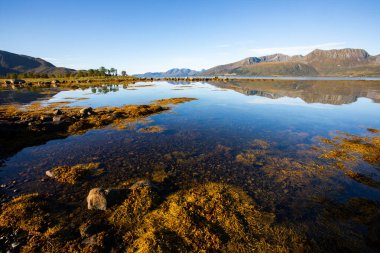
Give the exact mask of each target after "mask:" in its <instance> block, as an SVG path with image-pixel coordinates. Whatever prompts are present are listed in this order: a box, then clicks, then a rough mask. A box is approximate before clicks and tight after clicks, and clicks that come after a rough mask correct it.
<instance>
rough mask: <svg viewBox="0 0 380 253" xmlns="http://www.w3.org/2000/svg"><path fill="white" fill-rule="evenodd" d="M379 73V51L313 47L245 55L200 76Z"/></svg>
mask: <svg viewBox="0 0 380 253" xmlns="http://www.w3.org/2000/svg"><path fill="white" fill-rule="evenodd" d="M215 75H241V76H380V55H376V56H371V55H369V54H368V53H367V52H366V51H365V50H363V49H351V48H347V49H334V50H319V49H317V50H314V51H312V52H311V53H309V54H307V55H305V56H302V55H295V56H289V55H284V54H273V55H267V56H262V57H249V58H246V59H243V60H241V61H238V62H234V63H230V64H225V65H220V66H216V67H213V68H211V69H208V70H206V71H204V72H202V76H215Z"/></svg>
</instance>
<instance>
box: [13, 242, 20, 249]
mask: <svg viewBox="0 0 380 253" xmlns="http://www.w3.org/2000/svg"><path fill="white" fill-rule="evenodd" d="M18 245H20V243H19V242H13V243H12V244H11V247H12V248H16V247H17V246H18Z"/></svg>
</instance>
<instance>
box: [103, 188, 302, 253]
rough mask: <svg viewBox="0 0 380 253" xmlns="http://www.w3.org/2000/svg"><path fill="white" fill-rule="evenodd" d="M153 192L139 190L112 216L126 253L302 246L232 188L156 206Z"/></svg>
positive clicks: (180, 195)
mask: <svg viewBox="0 0 380 253" xmlns="http://www.w3.org/2000/svg"><path fill="white" fill-rule="evenodd" d="M155 194H156V193H155V192H154V190H153V189H152V188H151V187H140V188H136V190H134V191H132V192H131V194H130V195H129V196H128V198H127V199H126V200H125V201H124V202H123V204H122V205H120V206H119V207H118V208H117V209H116V210H115V211H114V212H113V214H112V216H111V217H110V219H109V221H110V224H111V225H113V226H115V227H118V228H119V231H120V232H121V233H124V236H123V238H124V242H125V243H126V248H127V252H301V251H303V250H304V249H305V248H306V246H305V240H304V238H303V237H301V236H299V235H298V234H297V233H296V232H295V231H293V230H291V229H289V228H287V227H284V226H279V225H275V224H274V220H275V215H274V214H271V213H266V212H263V211H260V210H259V208H258V207H257V206H256V205H255V203H254V202H253V200H252V199H251V198H250V197H249V196H248V195H247V194H245V193H244V192H243V191H242V190H240V189H237V188H235V187H232V186H229V185H225V184H218V183H208V184H204V185H199V186H197V187H195V188H192V189H188V190H182V191H179V192H176V193H174V194H172V195H171V196H169V197H168V198H167V199H166V200H165V201H164V202H162V203H160V198H158V197H157V196H156V195H155Z"/></svg>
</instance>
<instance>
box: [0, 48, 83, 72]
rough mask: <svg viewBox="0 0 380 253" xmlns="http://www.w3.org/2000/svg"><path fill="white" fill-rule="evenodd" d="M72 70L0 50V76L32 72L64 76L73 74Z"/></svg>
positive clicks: (39, 59)
mask: <svg viewBox="0 0 380 253" xmlns="http://www.w3.org/2000/svg"><path fill="white" fill-rule="evenodd" d="M75 71H76V70H74V69H68V68H61V67H56V66H54V65H53V64H51V63H50V62H47V61H45V60H43V59H41V58H34V57H31V56H27V55H20V54H14V53H10V52H6V51H1V50H0V76H5V75H7V74H11V73H17V74H18V73H26V72H33V73H39V74H64V73H67V72H69V73H72V72H75Z"/></svg>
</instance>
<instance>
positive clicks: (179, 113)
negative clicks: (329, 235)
mask: <svg viewBox="0 0 380 253" xmlns="http://www.w3.org/2000/svg"><path fill="white" fill-rule="evenodd" d="M0 94H1V92H0ZM174 97H192V98H197V99H198V100H195V101H191V102H188V103H184V104H179V105H176V106H174V107H173V109H172V110H171V112H169V113H168V112H166V113H162V114H158V115H154V116H151V117H150V120H151V121H150V122H141V123H138V124H136V126H135V128H131V129H123V130H120V129H114V128H112V127H108V128H105V129H100V130H90V131H88V132H86V133H85V134H83V135H75V136H70V137H67V138H65V139H59V140H51V141H49V142H47V143H46V144H44V145H39V146H34V147H27V148H24V149H23V150H21V151H20V152H18V153H17V154H15V155H13V156H12V157H10V158H9V159H8V160H6V162H5V163H4V165H3V166H2V168H1V171H0V182H1V183H2V184H5V185H7V187H6V190H5V191H6V192H7V193H9V194H13V195H14V194H16V195H17V194H21V193H28V192H34V191H40V192H41V191H42V192H47V193H49V194H56V195H58V198H63V199H69V200H71V201H75V200H78V198H79V199H80V200H81V199H83V198H84V196H85V195H86V193H87V192H88V190H89V189H91V188H92V187H94V186H109V185H112V184H115V183H118V182H120V181H123V180H127V179H131V178H143V177H145V176H147V175H149V174H150V173H152V172H153V171H155V170H158V169H162V168H163V169H164V170H165V171H167V172H170V173H171V174H172V175H173V176H174V178H175V179H176V182H175V183H176V185H177V187H179V188H186V187H190V186H192V185H193V184H194V183H197V182H208V181H217V182H226V183H230V184H233V185H236V186H238V187H241V188H243V189H244V190H245V191H247V192H248V193H249V194H250V195H251V196H252V197H253V198H254V199H255V201H256V202H257V203H259V204H260V206H261V207H262V208H263V209H265V210H272V211H275V212H276V213H277V214H278V215H279V219H281V218H283V219H285V220H291V221H295V220H298V219H304V216H305V215H306V216H308V217H312V215H313V214H312V212H311V210H310V206H307V205H306V206H304V204H305V201H308V200H310V198H312V197H321V196H323V197H326V196H327V197H328V198H331V199H334V200H335V201H344V200H346V199H349V198H352V197H364V198H368V199H372V200H377V201H380V191H379V189H374V188H371V187H368V186H365V185H362V184H359V183H357V182H355V181H353V180H350V179H348V178H346V177H344V175H342V173H341V172H339V171H329V170H317V169H315V166H313V162H315V159H316V157H317V156H316V155H315V153H313V151H312V149H311V147H312V146H313V145H317V144H318V142H317V141H316V137H317V136H325V137H329V136H330V135H331V134H333V133H334V132H337V131H343V132H348V133H352V134H361V135H366V134H368V132H367V128H377V129H380V103H379V102H380V83H375V82H371V83H357V82H346V83H339V84H336V85H335V86H331V84H328V83H324V82H320V81H319V82H311V83H310V82H309V83H304V82H302V81H295V82H292V83H281V81H279V82H275V83H273V82H261V83H260V82H246V81H245V82H240V81H230V82H227V83H225V82H214V83H168V82H152V83H136V84H134V85H129V86H128V87H123V86H120V85H112V86H110V85H108V86H106V85H104V86H102V87H96V88H95V87H94V88H90V89H84V90H80V89H78V90H66V91H60V92H58V93H57V94H52V97H51V98H49V99H46V100H41V101H43V102H44V103H55V102H63V101H69V102H71V103H70V104H69V106H91V107H102V106H121V105H125V104H148V103H151V102H152V101H154V100H157V99H163V98H174ZM15 102H17V101H15ZM20 103H22V101H20ZM155 125H159V126H161V127H163V128H164V129H165V131H163V132H162V133H141V132H138V131H137V130H138V129H139V128H140V127H142V126H144V127H145V126H155ZM258 139H259V140H264V141H265V142H267V143H268V144H269V147H264V146H265V145H264V146H262V145H261V146H260V145H257V144H255V140H258ZM249 150H254V152H259V151H263V152H261V153H260V152H259V154H256V156H257V157H258V160H257V161H255V163H253V164H247V163H244V162H243V163H242V162H241V161H239V160H238V158H237V157H238V155H239V154H242V153H243V154H244V152H247V151H248V152H250V151H249ZM87 162H100V163H101V164H102V166H103V167H104V168H105V170H106V173H105V174H104V175H102V176H100V177H99V178H97V179H96V180H93V181H91V182H85V183H83V184H81V185H79V186H64V185H58V184H56V183H54V182H52V181H49V180H44V178H46V177H45V175H44V174H45V171H46V170H48V169H51V168H53V167H55V166H58V165H64V164H67V165H74V164H78V163H87ZM358 169H359V170H361V171H363V172H366V173H370V174H371V175H372V176H373V177H374V178H377V179H378V178H380V173H379V171H378V170H377V169H375V168H373V167H371V166H361V167H360V168H358ZM41 179H42V181H41ZM12 181H16V182H15V183H13V184H12V183H10V182H12ZM9 185H11V186H10V187H8V186H9ZM14 191H15V192H14Z"/></svg>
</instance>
